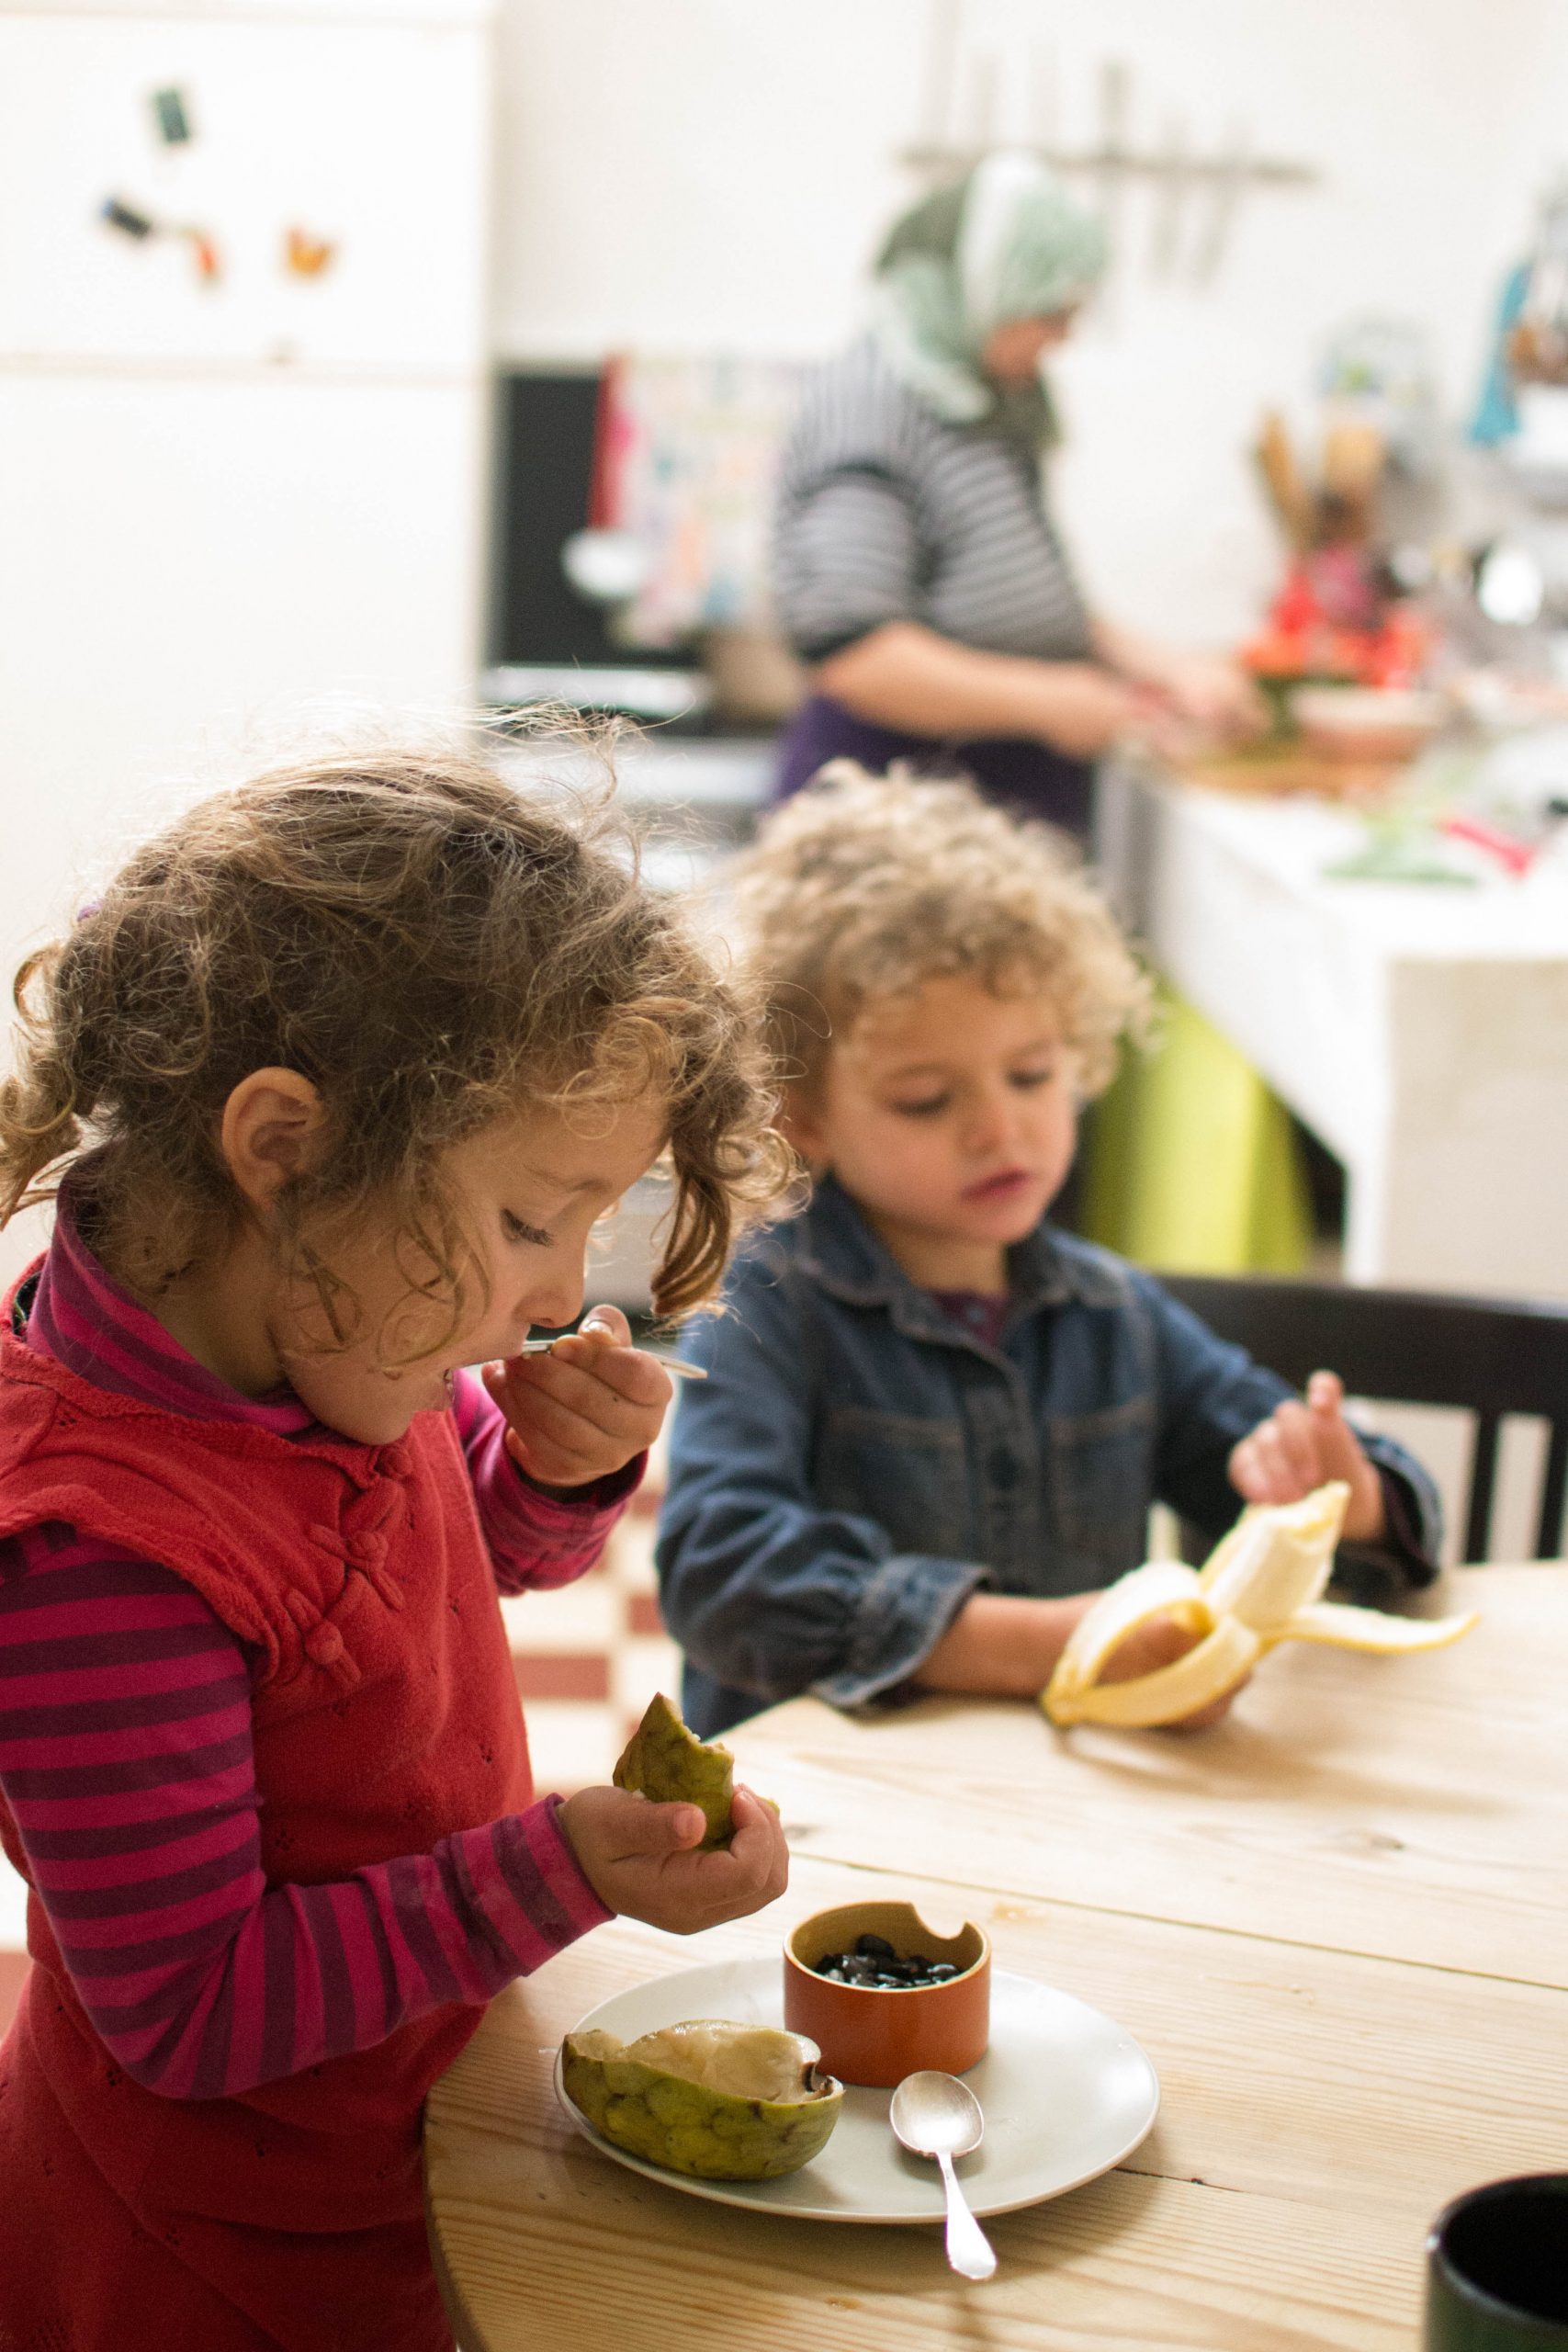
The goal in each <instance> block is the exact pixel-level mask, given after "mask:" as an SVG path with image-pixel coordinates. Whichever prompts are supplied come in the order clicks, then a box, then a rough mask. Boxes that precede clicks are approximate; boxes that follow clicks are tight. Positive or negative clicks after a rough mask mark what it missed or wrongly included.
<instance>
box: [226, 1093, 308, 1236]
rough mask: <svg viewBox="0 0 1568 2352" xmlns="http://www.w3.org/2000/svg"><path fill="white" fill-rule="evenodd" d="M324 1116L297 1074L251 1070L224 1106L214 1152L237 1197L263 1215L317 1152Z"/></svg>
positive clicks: (306, 1166)
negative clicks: (241, 1196)
mask: <svg viewBox="0 0 1568 2352" xmlns="http://www.w3.org/2000/svg"><path fill="white" fill-rule="evenodd" d="M325 1128H326V1110H325V1106H324V1105H323V1103H322V1102H321V1096H320V1095H319V1094H318V1093H317V1091H316V1090H315V1088H314V1087H313V1086H312V1085H311V1083H310V1080H309V1079H308V1078H301V1076H300V1075H299V1071H298V1070H297V1069H254V1070H252V1072H251V1074H250V1076H249V1077H248V1078H243V1079H242V1080H240V1083H239V1084H238V1086H236V1087H235V1089H234V1091H233V1092H232V1093H231V1095H230V1097H229V1100H228V1101H227V1103H224V1105H223V1119H222V1124H221V1125H220V1128H219V1133H218V1148H219V1150H220V1153H221V1154H222V1158H223V1162H224V1165H225V1166H226V1167H227V1169H228V1170H229V1173H230V1175H231V1177H232V1178H233V1180H234V1184H235V1187H236V1189H237V1190H238V1192H239V1193H241V1194H242V1195H243V1198H244V1199H245V1200H247V1201H248V1202H249V1203H250V1204H251V1206H252V1208H254V1209H267V1208H270V1207H271V1205H272V1204H273V1202H274V1201H275V1200H276V1197H277V1195H278V1193H280V1192H281V1191H282V1190H283V1187H284V1186H285V1184H287V1183H288V1182H291V1181H292V1179H293V1178H294V1177H296V1176H298V1175H299V1173H300V1171H301V1170H303V1169H305V1168H308V1167H309V1166H310V1163H311V1161H312V1160H313V1159H315V1157H316V1154H317V1153H318V1151H319V1150H320V1148H321V1141H322V1137H323V1135H324V1132H325Z"/></svg>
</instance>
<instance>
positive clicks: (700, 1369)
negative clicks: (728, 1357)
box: [517, 1331, 707, 1380]
mask: <svg viewBox="0 0 1568 2352" xmlns="http://www.w3.org/2000/svg"><path fill="white" fill-rule="evenodd" d="M580 1336H581V1335H580V1334H579V1333H578V1332H576V1331H562V1332H560V1333H559V1334H558V1337H557V1338H556V1339H554V1340H524V1342H523V1345H522V1346H521V1347H520V1348H519V1349H518V1350H517V1353H518V1354H519V1355H520V1356H547V1355H548V1354H549V1352H550V1351H551V1349H552V1348H555V1347H558V1346H559V1344H560V1341H561V1340H575V1339H577V1338H578V1337H580ZM587 1337H588V1338H589V1339H592V1337H593V1334H592V1331H590V1332H589V1333H588V1334H587ZM637 1352H638V1354H639V1355H645V1356H650V1357H651V1358H652V1360H653V1362H654V1363H661V1364H662V1365H663V1366H664V1369H665V1371H666V1372H672V1373H673V1374H674V1375H675V1377H676V1379H677V1380H705V1379H706V1378H707V1371H706V1368H705V1366H704V1365H702V1364H700V1363H687V1361H686V1359H685V1357H684V1356H667V1355H666V1354H665V1353H664V1351H663V1350H662V1349H661V1348H640V1349H639V1350H638V1351H637Z"/></svg>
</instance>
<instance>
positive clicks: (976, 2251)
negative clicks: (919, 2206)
mask: <svg viewBox="0 0 1568 2352" xmlns="http://www.w3.org/2000/svg"><path fill="white" fill-rule="evenodd" d="M888 2120H889V2121H890V2122H891V2124H892V2126H893V2130H894V2132H895V2134H896V2135H897V2138H898V2139H899V2140H901V2141H902V2143H903V2144H904V2146H905V2147H906V2148H908V2151H909V2154H911V2155H912V2156H934V2157H935V2159H936V2161H937V2163H938V2164H939V2165H941V2166H942V2187H943V2188H945V2189H946V2191H947V2258H948V2261H949V2262H950V2263H951V2264H952V2266H953V2269H954V2270H956V2271H957V2272H958V2274H959V2276H960V2278H990V2277H991V2276H992V2275H993V2273H994V2272H995V2270H996V2267H997V2257H996V2255H995V2253H994V2252H993V2251H992V2248H991V2244H990V2241H989V2239H988V2238H987V2235H986V2233H985V2231H984V2230H983V2229H982V2228H981V2227H980V2224H979V2222H977V2221H976V2219H975V2216H974V2214H973V2213H972V2212H971V2211H969V2208H968V2206H967V2205H966V2204H965V2203H964V2191H963V2190H962V2189H961V2188H959V2186H958V2176H957V2174H956V2173H955V2172H954V2171H953V2157H954V2156H966V2155H967V2154H969V2152H970V2150H971V2149H972V2148H977V2147H978V2146H979V2144H980V2142H981V2140H982V2138H983V2137H984V2135H985V2130H986V2119H985V2117H984V2116H983V2115H982V2114H981V2112H980V2102H979V2100H978V2099H977V2098H976V2096H975V2094H974V2092H973V2091H972V2090H970V2089H968V2087H967V2086H965V2085H964V2084H963V2083H961V2082H960V2081H959V2079H958V2077H957V2075H938V2074H934V2073H929V2072H928V2073H925V2074H919V2075H905V2077H904V2079H903V2081H902V2082H901V2083H900V2084H899V2086H898V2087H897V2090H896V2091H895V2092H894V2094H893V2104H892V2107H891V2108H890V2109H889V2110H888Z"/></svg>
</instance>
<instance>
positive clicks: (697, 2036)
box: [561, 2018, 844, 2180]
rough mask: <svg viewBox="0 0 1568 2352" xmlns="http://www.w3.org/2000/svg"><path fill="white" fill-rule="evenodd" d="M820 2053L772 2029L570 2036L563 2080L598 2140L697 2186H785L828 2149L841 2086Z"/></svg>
mask: <svg viewBox="0 0 1568 2352" xmlns="http://www.w3.org/2000/svg"><path fill="white" fill-rule="evenodd" d="M818 2054H819V2053H818V2049H817V2045H816V2043H815V2042H814V2041H807V2040H806V2039H805V2037H804V2036H803V2035H801V2034H798V2033H783V2032H781V2031H779V2030H778V2029H777V2028H775V2027H773V2026H751V2025H731V2024H729V2023H728V2022H727V2021H726V2020H725V2019H723V2018H690V2019H688V2020H687V2022H686V2023H685V2024H683V2025H671V2026H665V2027H663V2028H662V2029H661V2030H660V2031H659V2032H658V2033H645V2034H644V2035H643V2036H642V2037H641V2039H640V2040H639V2041H630V2042H622V2041H616V2039H615V2035H614V2034H613V2033H600V2032H593V2033H569V2034H568V2035H567V2038H566V2040H565V2041H564V2042H563V2043H562V2044H561V2080H562V2082H563V2084H564V2085H565V2088H566V2095H567V2097H568V2098H569V2099H570V2101H571V2103H572V2105H573V2107H575V2108H577V2109H579V2110H580V2112H581V2114H583V2115H585V2116H586V2117H587V2118H588V2120H589V2122H590V2123H592V2126H593V2129H594V2130H595V2131H598V2132H602V2133H603V2135H604V2138H605V2139H606V2140H610V2141H613V2142H614V2143H615V2146H616V2147H617V2148H625V2149H626V2152H627V2154H630V2155H634V2156H642V2157H643V2158H645V2159H646V2161H647V2162H648V2163H649V2164H654V2165H665V2166H666V2167H667V2168H668V2169H669V2170H670V2171H671V2172H683V2173H689V2174H691V2175H692V2176H693V2177H694V2178H695V2179H698V2180H776V2179H778V2177H780V2175H781V2174H783V2173H786V2172H798V2171H799V2170H800V2167H801V2165H808V2164H809V2163H810V2162H811V2159H812V2157H813V2156H815V2155H817V2154H819V2152H820V2151H821V2150H822V2149H823V2148H824V2147H825V2146H826V2145H827V2143H828V2140H829V2135H830V2134H831V2132H832V2129H833V2126H834V2124H835V2123H837V2121H838V2120H839V2110H840V2108H841V2107H842V2106H843V2103H844V2086H843V2085H842V2084H841V2083H836V2082H835V2081H834V2080H833V2078H832V2076H831V2075H820V2074H818V2071H817V2061H818Z"/></svg>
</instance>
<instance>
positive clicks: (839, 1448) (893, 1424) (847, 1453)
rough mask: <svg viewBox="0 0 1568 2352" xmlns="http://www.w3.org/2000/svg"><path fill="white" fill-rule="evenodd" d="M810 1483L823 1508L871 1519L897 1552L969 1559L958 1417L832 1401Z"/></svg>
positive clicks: (965, 1480) (966, 1485) (966, 1481)
mask: <svg viewBox="0 0 1568 2352" xmlns="http://www.w3.org/2000/svg"><path fill="white" fill-rule="evenodd" d="M812 1487H813V1491H814V1492H815V1494H816V1496H817V1498H818V1501H819V1503H820V1504H821V1505H822V1506H823V1508H824V1509H825V1510H841V1511H852V1512H853V1513H855V1514H856V1515H857V1516H859V1517H861V1518H863V1519H872V1520H874V1521H876V1523H877V1525H878V1526H879V1527H881V1528H883V1529H884V1530H885V1531H886V1534H887V1535H888V1537H889V1538H890V1539H891V1543H892V1547H893V1549H894V1551H895V1552H920V1553H928V1554H931V1555H934V1556H935V1557H937V1558H941V1559H965V1558H967V1557H968V1556H969V1554H970V1552H971V1550H972V1537H971V1532H970V1521H971V1517H972V1514H971V1512H970V1510H969V1476H968V1468H967V1464H966V1459H965V1453H964V1431H963V1429H962V1427H961V1425H960V1424H959V1423H958V1422H957V1421H956V1420H954V1419H936V1418H933V1417H931V1416H928V1415H925V1414H920V1413H884V1412H879V1411H877V1410H876V1409H875V1408H873V1407H871V1406H869V1405H836V1406H830V1407H829V1409H828V1412H827V1414H826V1415H825V1417H824V1420H823V1426H822V1432H821V1436H820V1439H819V1441H818V1456H817V1464H816V1469H815V1475H814V1476H813V1479H812Z"/></svg>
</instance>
